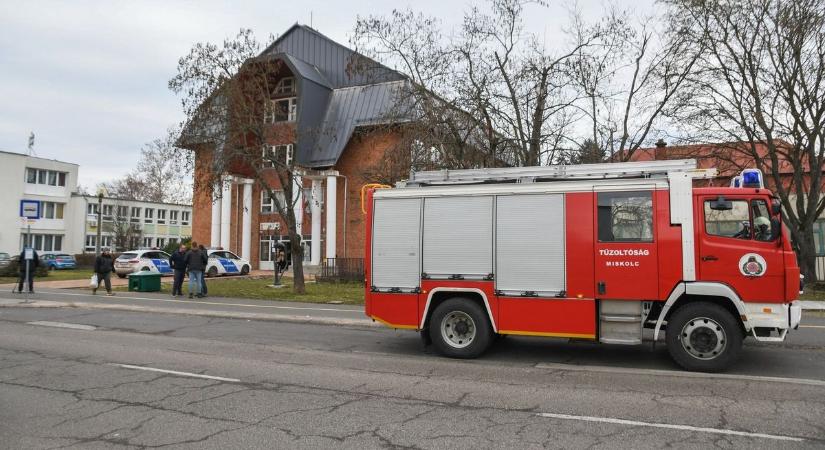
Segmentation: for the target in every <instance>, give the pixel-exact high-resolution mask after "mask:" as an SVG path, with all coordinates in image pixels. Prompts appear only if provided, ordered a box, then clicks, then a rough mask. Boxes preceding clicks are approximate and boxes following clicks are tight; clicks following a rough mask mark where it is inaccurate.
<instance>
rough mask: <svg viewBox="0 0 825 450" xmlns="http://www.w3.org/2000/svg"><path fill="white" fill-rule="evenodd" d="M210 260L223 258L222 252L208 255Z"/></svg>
mask: <svg viewBox="0 0 825 450" xmlns="http://www.w3.org/2000/svg"><path fill="white" fill-rule="evenodd" d="M209 257H210V258H224V256H223V252H212V253H211V254H210V255H209Z"/></svg>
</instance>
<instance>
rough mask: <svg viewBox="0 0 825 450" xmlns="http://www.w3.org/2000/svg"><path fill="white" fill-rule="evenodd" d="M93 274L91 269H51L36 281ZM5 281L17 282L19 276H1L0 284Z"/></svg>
mask: <svg viewBox="0 0 825 450" xmlns="http://www.w3.org/2000/svg"><path fill="white" fill-rule="evenodd" d="M91 276H92V270H91V269H63V270H50V271H49V275H48V276H45V277H35V278H34V282H35V283H37V282H38V281H60V280H80V279H83V278H86V279H88V278H91ZM3 283H17V277H0V284H3Z"/></svg>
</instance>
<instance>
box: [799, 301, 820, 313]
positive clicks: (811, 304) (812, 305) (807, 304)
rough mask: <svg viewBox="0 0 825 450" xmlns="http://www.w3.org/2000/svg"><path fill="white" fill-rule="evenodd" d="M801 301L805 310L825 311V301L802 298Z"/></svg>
mask: <svg viewBox="0 0 825 450" xmlns="http://www.w3.org/2000/svg"><path fill="white" fill-rule="evenodd" d="M799 303H800V304H801V305H802V309H803V310H805V311H825V301H822V300H800V301H799Z"/></svg>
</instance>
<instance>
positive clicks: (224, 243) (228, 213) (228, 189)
mask: <svg viewBox="0 0 825 450" xmlns="http://www.w3.org/2000/svg"><path fill="white" fill-rule="evenodd" d="M231 223H232V178H229V177H227V178H225V179H224V180H223V183H222V184H221V242H220V244H218V245H220V246H221V247H223V248H224V250H230V248H229V237H230V234H229V226H230V224H231Z"/></svg>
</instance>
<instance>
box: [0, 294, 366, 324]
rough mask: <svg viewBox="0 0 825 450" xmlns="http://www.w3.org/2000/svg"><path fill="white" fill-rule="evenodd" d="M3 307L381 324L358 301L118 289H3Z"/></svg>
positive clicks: (323, 322)
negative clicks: (111, 291) (339, 302)
mask: <svg viewBox="0 0 825 450" xmlns="http://www.w3.org/2000/svg"><path fill="white" fill-rule="evenodd" d="M3 307H28V308H86V309H106V310H118V311H136V312H153V313H161V314H188V315H195V316H207V317H229V318H237V319H249V320H275V321H283V322H299V323H316V324H323V325H342V326H359V327H365V326H366V327H372V326H379V324H377V323H375V322H373V321H372V320H371V319H369V318H367V317H366V316H365V315H364V307H363V306H359V305H336V304H327V303H299V302H286V301H273V300H253V299H239V298H225V297H206V298H203V299H192V300H189V299H188V298H186V297H175V298H173V297H171V296H170V295H168V294H156V293H148V292H139V293H138V292H118V293H117V294H116V295H115V296H113V297H107V296H105V295H100V294H98V295H92V294H91V292H89V291H85V290H71V289H41V290H39V291H37V292H36V293H35V294H33V295H31V296H30V297H29V298H28V302H27V297H26V295H25V294H11V293H9V294H3V293H0V309H2V308H3Z"/></svg>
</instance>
